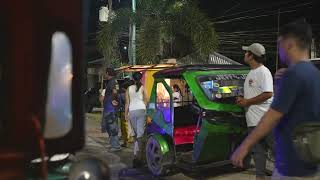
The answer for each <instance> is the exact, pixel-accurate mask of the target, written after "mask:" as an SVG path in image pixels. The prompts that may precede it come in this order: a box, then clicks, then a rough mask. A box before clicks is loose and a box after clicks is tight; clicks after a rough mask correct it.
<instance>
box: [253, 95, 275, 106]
mask: <svg viewBox="0 0 320 180" xmlns="http://www.w3.org/2000/svg"><path fill="white" fill-rule="evenodd" d="M272 95H273V92H263V93H261V94H260V95H258V96H256V97H254V98H251V99H247V101H248V106H251V105H255V104H261V103H263V102H264V101H266V100H268V99H270V98H271V97H272Z"/></svg>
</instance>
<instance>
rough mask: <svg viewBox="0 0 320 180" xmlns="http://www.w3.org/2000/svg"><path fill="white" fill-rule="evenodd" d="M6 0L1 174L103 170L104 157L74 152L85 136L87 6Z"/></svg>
mask: <svg viewBox="0 0 320 180" xmlns="http://www.w3.org/2000/svg"><path fill="white" fill-rule="evenodd" d="M0 4H1V5H0V24H1V27H2V29H1V40H0V46H1V48H0V49H1V53H0V87H1V93H0V96H1V97H0V99H1V101H0V107H1V108H0V177H1V179H27V178H28V179H29V178H30V179H35V178H37V177H39V176H40V175H41V176H42V179H67V178H68V176H69V175H71V176H70V178H71V179H81V178H85V177H99V176H100V177H101V176H102V175H103V174H105V173H106V172H107V170H106V169H107V168H106V166H104V164H103V163H101V162H100V161H99V160H97V159H96V160H94V159H91V160H90V159H85V160H82V161H73V160H72V159H70V158H69V156H70V154H74V153H75V152H77V151H79V150H81V148H82V147H83V146H84V143H85V131H84V113H83V107H82V104H83V103H82V98H81V97H82V95H81V92H83V91H81V90H82V87H83V83H84V79H83V75H84V73H83V72H84V71H83V70H84V63H85V61H84V60H83V48H84V47H83V44H84V41H83V36H84V31H85V30H84V28H83V27H84V26H83V25H84V24H86V23H85V21H84V18H83V17H84V16H83V13H82V12H84V7H86V6H84V5H83V2H82V1H78V0H69V1H62V0H57V1H36V0H31V1H18V0H4V1H1V3H0ZM70 166H71V169H70ZM99 173H100V174H99ZM100 177H99V178H98V179H101V178H100Z"/></svg>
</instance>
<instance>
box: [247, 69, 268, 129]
mask: <svg viewBox="0 0 320 180" xmlns="http://www.w3.org/2000/svg"><path fill="white" fill-rule="evenodd" d="M264 92H273V79H272V75H271V72H270V71H269V69H268V68H266V67H265V66H263V65H262V66H260V67H258V68H256V69H253V70H251V71H250V72H249V74H248V75H247V77H246V80H245V82H244V98H245V99H251V98H254V97H256V96H258V95H260V94H262V93H264ZM272 99H273V97H271V98H270V99H268V100H266V101H265V102H263V103H261V104H257V105H251V106H249V107H248V108H246V120H247V126H248V127H253V126H257V125H258V123H259V122H260V120H261V118H262V116H263V115H264V114H265V113H266V112H267V111H268V109H269V107H270V105H271V103H272Z"/></svg>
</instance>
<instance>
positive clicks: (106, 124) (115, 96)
mask: <svg viewBox="0 0 320 180" xmlns="http://www.w3.org/2000/svg"><path fill="white" fill-rule="evenodd" d="M115 76H116V73H115V71H114V70H113V69H112V68H107V69H106V76H105V77H106V79H107V80H108V83H107V85H106V88H105V89H104V90H103V92H102V93H101V97H102V100H103V118H102V122H101V129H102V132H105V131H107V133H108V135H109V138H110V145H111V149H110V151H112V152H114V151H119V150H121V147H120V143H119V137H118V120H117V108H118V105H119V93H118V91H119V85H118V83H117V80H116V79H115Z"/></svg>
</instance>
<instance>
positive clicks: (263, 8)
mask: <svg viewBox="0 0 320 180" xmlns="http://www.w3.org/2000/svg"><path fill="white" fill-rule="evenodd" d="M295 1H297V0H293V1H286V2H280V3H278V4H273V5H271V6H269V7H262V8H255V9H250V10H246V11H241V12H237V13H233V14H229V15H224V16H219V17H216V18H213V20H217V19H221V18H225V17H232V16H235V15H239V14H244V13H248V12H254V11H258V10H266V9H270V8H274V7H278V6H281V5H287V4H290V3H293V2H295ZM303 4H306V3H303ZM299 5H302V4H298V5H295V6H293V7H299ZM284 8H286V9H288V8H292V6H291V7H284ZM284 8H281V9H284ZM276 9H277V10H278V9H279V7H278V8H276Z"/></svg>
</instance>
